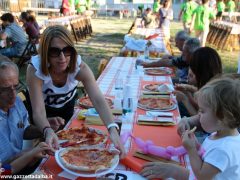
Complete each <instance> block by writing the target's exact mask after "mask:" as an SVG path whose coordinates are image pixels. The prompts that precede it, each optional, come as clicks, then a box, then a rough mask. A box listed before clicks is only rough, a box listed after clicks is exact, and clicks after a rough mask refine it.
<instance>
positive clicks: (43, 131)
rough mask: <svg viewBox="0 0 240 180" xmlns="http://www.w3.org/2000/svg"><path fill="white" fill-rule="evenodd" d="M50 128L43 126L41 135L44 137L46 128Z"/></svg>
mask: <svg viewBox="0 0 240 180" xmlns="http://www.w3.org/2000/svg"><path fill="white" fill-rule="evenodd" d="M48 128H51V127H50V126H45V127H44V128H43V130H42V134H43V137H45V134H46V129H48Z"/></svg>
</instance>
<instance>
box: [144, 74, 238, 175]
mask: <svg viewBox="0 0 240 180" xmlns="http://www.w3.org/2000/svg"><path fill="white" fill-rule="evenodd" d="M239 89H240V81H239V80H238V79H231V78H218V79H215V80H212V81H211V82H209V83H208V84H207V85H205V86H204V87H203V88H201V89H200V91H199V92H198V93H197V99H198V105H199V116H200V123H201V126H202V128H203V129H204V130H205V131H206V132H208V133H211V135H210V136H209V137H207V138H206V139H205V141H204V142H203V144H202V145H201V146H202V148H203V149H204V150H205V152H204V154H203V156H202V157H200V156H199V155H198V150H197V146H198V142H197V141H196V138H195V136H194V134H193V132H192V131H191V130H186V131H185V133H184V134H183V136H182V142H183V146H184V147H185V149H186V150H187V152H188V155H189V159H190V164H191V168H192V171H193V174H194V176H195V178H196V179H204V180H207V179H224V180H226V179H231V180H238V179H240V156H239V149H240V135H239V132H238V131H237V128H238V127H239V126H240V111H239V109H240V91H239ZM141 174H142V175H143V176H145V177H147V178H148V179H152V178H168V177H173V178H175V179H191V178H189V176H190V175H191V172H189V171H188V170H187V169H185V168H183V167H180V166H177V165H172V164H168V163H159V162H155V163H148V164H146V165H144V167H143V170H142V172H141ZM190 177H191V176H190Z"/></svg>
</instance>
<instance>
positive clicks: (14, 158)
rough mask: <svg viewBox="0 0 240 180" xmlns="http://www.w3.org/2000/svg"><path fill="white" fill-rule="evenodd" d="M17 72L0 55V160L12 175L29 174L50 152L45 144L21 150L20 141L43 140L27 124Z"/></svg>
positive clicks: (16, 69) (36, 130) (35, 129)
mask: <svg viewBox="0 0 240 180" xmlns="http://www.w3.org/2000/svg"><path fill="white" fill-rule="evenodd" d="M18 78H19V72H18V67H17V66H16V64H15V63H13V62H12V61H10V60H9V59H8V58H7V57H4V56H0V99H1V101H0V142H1V146H0V159H1V161H2V163H3V167H6V166H7V167H8V168H9V167H10V170H11V172H12V174H18V173H19V174H22V175H23V174H29V173H31V172H32V171H33V170H34V169H35V167H36V162H38V161H39V159H41V158H43V157H46V153H49V152H51V151H52V149H51V148H50V147H49V146H48V145H47V144H46V143H44V142H41V143H39V145H38V146H36V147H35V148H32V149H30V150H28V151H22V148H23V139H33V138H38V137H42V133H41V132H39V131H38V129H37V128H36V127H34V126H32V125H29V122H28V112H27V110H26V109H25V106H24V104H23V102H22V100H21V99H20V98H19V97H18V96H17V92H16V91H17V89H18V83H19V82H18Z"/></svg>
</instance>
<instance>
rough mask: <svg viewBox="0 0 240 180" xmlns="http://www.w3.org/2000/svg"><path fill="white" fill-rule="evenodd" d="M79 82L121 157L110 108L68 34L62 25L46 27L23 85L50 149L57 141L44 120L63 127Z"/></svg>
mask: <svg viewBox="0 0 240 180" xmlns="http://www.w3.org/2000/svg"><path fill="white" fill-rule="evenodd" d="M79 81H82V83H83V85H84V87H85V89H86V91H87V93H88V95H89V97H90V99H91V101H92V102H93V105H94V107H95V108H96V110H97V111H98V112H99V115H100V117H101V119H102V120H103V122H104V124H105V126H107V127H108V130H109V133H110V137H111V140H112V141H113V143H114V144H115V146H116V147H117V148H119V149H120V151H121V154H122V155H124V154H125V153H124V147H123V145H122V144H121V142H120V138H119V135H118V132H117V129H116V127H117V125H116V124H115V123H113V117H112V114H111V112H110V109H109V107H108V105H107V103H106V101H105V99H104V96H103V95H102V93H101V91H100V90H99V88H98V86H97V83H96V81H95V78H94V76H93V73H92V71H91V70H90V68H89V67H88V66H87V65H86V64H85V63H84V62H83V61H81V57H80V56H79V55H77V52H76V50H75V48H74V42H73V40H72V39H71V33H70V32H69V31H68V30H67V29H66V28H65V27H64V26H60V25H56V26H50V27H48V28H47V29H46V30H45V31H44V32H43V35H42V38H41V42H40V46H39V55H38V56H35V57H33V58H32V63H31V64H30V65H29V66H28V68H27V85H28V88H29V95H30V100H31V106H32V113H33V121H34V123H35V125H37V126H38V127H39V129H40V130H41V131H42V132H43V134H44V137H45V141H46V143H47V144H49V145H50V147H52V148H57V147H58V142H57V140H58V138H57V136H56V134H55V133H54V131H53V129H52V128H50V124H49V122H48V120H47V117H55V121H56V123H59V124H61V125H63V124H64V121H63V120H62V118H63V119H65V120H69V119H70V117H71V116H72V114H73V111H74V101H75V95H76V87H77V84H78V82H79ZM59 116H60V117H59ZM52 150H53V149H52Z"/></svg>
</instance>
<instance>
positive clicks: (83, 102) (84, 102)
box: [78, 97, 113, 109]
mask: <svg viewBox="0 0 240 180" xmlns="http://www.w3.org/2000/svg"><path fill="white" fill-rule="evenodd" d="M105 100H106V102H107V104H108V105H109V107H110V108H111V107H112V106H113V101H112V99H110V98H106V97H105ZM78 104H79V105H80V106H81V107H83V108H87V109H88V108H93V104H92V101H91V100H90V98H89V97H82V98H79V100H78Z"/></svg>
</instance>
